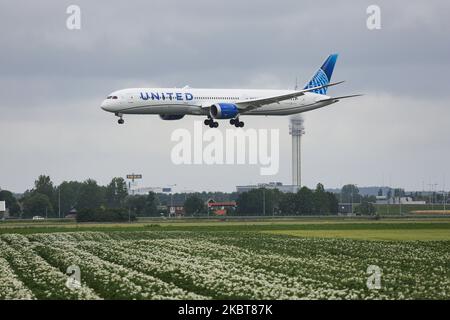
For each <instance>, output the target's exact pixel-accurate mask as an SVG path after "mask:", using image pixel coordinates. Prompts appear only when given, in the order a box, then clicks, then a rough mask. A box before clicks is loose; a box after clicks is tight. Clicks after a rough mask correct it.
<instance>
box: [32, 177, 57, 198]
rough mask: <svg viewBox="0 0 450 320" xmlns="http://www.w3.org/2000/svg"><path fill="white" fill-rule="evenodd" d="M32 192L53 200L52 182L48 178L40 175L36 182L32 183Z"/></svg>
mask: <svg viewBox="0 0 450 320" xmlns="http://www.w3.org/2000/svg"><path fill="white" fill-rule="evenodd" d="M33 192H37V193H40V194H45V195H46V196H47V197H48V198H49V199H53V194H54V188H53V182H52V180H51V179H50V177H49V176H45V175H40V176H39V177H38V178H37V180H36V181H34V189H33Z"/></svg>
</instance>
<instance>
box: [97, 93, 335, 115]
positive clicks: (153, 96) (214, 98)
mask: <svg viewBox="0 0 450 320" xmlns="http://www.w3.org/2000/svg"><path fill="white" fill-rule="evenodd" d="M292 92H295V91H293V90H246V89H193V88H188V87H185V88H182V89H180V88H132V89H123V90H118V91H115V92H113V93H111V94H110V96H108V99H105V100H104V101H103V102H102V104H101V108H102V109H103V110H105V111H109V112H113V113H115V114H116V115H122V114H159V115H162V114H163V115H203V116H204V115H208V114H209V108H210V107H211V106H212V105H213V104H216V103H231V104H233V103H236V102H242V101H246V100H253V99H258V98H264V97H270V96H277V95H283V94H288V93H292ZM322 100H326V101H322ZM321 101H322V102H321ZM334 102H336V101H333V100H330V97H329V96H326V95H321V94H316V93H312V92H306V93H305V94H304V95H302V96H299V97H296V98H293V99H290V100H284V101H280V102H278V103H272V104H268V105H264V106H261V107H260V108H256V109H253V110H248V111H247V110H246V111H245V112H243V113H242V114H244V115H264V116H269V115H290V114H295V113H301V112H305V111H309V110H313V109H317V108H321V107H324V106H326V105H329V104H332V103H334Z"/></svg>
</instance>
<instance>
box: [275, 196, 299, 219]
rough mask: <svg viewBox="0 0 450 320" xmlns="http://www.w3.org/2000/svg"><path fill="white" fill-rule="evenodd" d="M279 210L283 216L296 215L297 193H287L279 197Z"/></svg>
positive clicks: (297, 212)
mask: <svg viewBox="0 0 450 320" xmlns="http://www.w3.org/2000/svg"><path fill="white" fill-rule="evenodd" d="M279 208H280V211H281V214H283V215H286V216H288V215H298V214H299V211H298V205H297V193H292V192H288V193H285V194H283V195H282V196H281V199H280V203H279Z"/></svg>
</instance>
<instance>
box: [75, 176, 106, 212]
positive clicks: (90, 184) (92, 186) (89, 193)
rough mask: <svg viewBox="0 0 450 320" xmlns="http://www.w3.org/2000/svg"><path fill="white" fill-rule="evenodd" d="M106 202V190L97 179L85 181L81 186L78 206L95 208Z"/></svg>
mask: <svg viewBox="0 0 450 320" xmlns="http://www.w3.org/2000/svg"><path fill="white" fill-rule="evenodd" d="M104 203H105V190H104V187H100V186H99V185H98V184H97V182H96V181H95V180H92V179H88V180H86V181H84V182H83V183H82V185H81V188H80V195H79V197H78V202H77V205H76V208H77V209H78V210H80V209H93V208H99V207H100V206H102V205H103V204H104Z"/></svg>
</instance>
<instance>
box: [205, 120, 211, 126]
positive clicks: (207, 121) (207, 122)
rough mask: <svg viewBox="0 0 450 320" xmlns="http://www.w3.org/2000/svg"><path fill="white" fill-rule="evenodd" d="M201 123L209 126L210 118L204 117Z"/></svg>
mask: <svg viewBox="0 0 450 320" xmlns="http://www.w3.org/2000/svg"><path fill="white" fill-rule="evenodd" d="M203 123H204V124H205V126H209V124H210V123H211V120H210V119H205V121H203Z"/></svg>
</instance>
